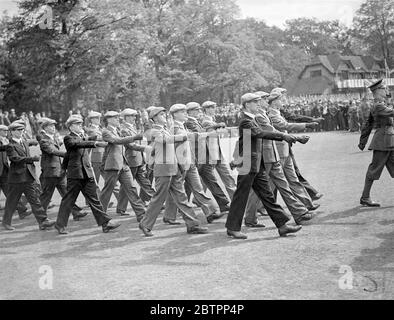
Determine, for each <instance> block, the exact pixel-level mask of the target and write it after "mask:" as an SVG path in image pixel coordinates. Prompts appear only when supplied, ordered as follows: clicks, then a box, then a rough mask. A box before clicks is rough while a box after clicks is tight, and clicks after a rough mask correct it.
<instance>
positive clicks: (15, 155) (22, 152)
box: [2, 122, 55, 230]
mask: <svg viewBox="0 0 394 320" xmlns="http://www.w3.org/2000/svg"><path fill="white" fill-rule="evenodd" d="M8 129H9V131H10V133H11V139H10V141H9V144H8V145H7V156H8V159H9V160H10V170H9V173H8V185H9V189H8V192H9V194H8V197H7V200H6V203H5V210H4V216H3V221H2V224H3V227H4V228H5V229H6V230H14V227H12V226H11V221H12V215H13V213H14V211H15V209H16V207H17V204H18V201H19V200H20V198H21V195H22V193H24V194H25V196H26V198H27V200H28V202H29V203H30V205H31V208H32V211H33V214H34V216H35V218H36V220H37V222H38V225H39V229H40V230H45V229H48V228H50V227H52V226H53V225H54V224H55V222H54V221H50V220H49V219H48V216H47V213H46V210H45V209H44V208H43V207H42V205H41V203H40V198H39V196H40V194H39V190H40V186H39V183H38V180H37V176H36V167H35V165H34V162H37V161H39V160H40V157H39V156H33V157H32V156H31V155H30V150H29V144H28V143H27V142H25V141H23V139H22V135H23V131H24V129H25V126H24V125H23V124H21V123H17V122H14V123H11V124H10V126H9V127H8Z"/></svg>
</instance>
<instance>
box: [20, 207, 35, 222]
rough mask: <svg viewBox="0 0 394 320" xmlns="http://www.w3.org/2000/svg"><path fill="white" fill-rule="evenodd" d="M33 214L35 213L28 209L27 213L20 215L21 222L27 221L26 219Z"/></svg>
mask: <svg viewBox="0 0 394 320" xmlns="http://www.w3.org/2000/svg"><path fill="white" fill-rule="evenodd" d="M32 213H33V211H31V210H27V209H26V210H25V211H23V212H21V213H19V219H20V220H23V219H25V218H26V217H28V216H30V215H31V214H32Z"/></svg>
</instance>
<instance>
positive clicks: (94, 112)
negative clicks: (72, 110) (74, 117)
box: [88, 111, 101, 119]
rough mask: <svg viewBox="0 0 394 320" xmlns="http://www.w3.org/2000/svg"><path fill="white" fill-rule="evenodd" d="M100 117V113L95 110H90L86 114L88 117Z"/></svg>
mask: <svg viewBox="0 0 394 320" xmlns="http://www.w3.org/2000/svg"><path fill="white" fill-rule="evenodd" d="M100 117H101V113H100V112H97V111H90V112H89V114H88V118H89V119H90V118H100Z"/></svg>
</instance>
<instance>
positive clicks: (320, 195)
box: [311, 193, 324, 201]
mask: <svg viewBox="0 0 394 320" xmlns="http://www.w3.org/2000/svg"><path fill="white" fill-rule="evenodd" d="M323 196H324V194H322V193H317V194H315V195H314V196H313V197H311V198H312V200H313V201H317V200H319V199H321V198H322V197H323Z"/></svg>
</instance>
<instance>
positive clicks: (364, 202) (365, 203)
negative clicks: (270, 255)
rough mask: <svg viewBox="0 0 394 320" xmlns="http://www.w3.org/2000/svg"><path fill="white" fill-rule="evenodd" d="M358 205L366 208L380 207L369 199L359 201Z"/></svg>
mask: <svg viewBox="0 0 394 320" xmlns="http://www.w3.org/2000/svg"><path fill="white" fill-rule="evenodd" d="M360 204H361V205H363V206H367V207H380V204H379V203H377V202H373V201H372V200H371V199H370V198H368V199H363V198H361V199H360Z"/></svg>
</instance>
